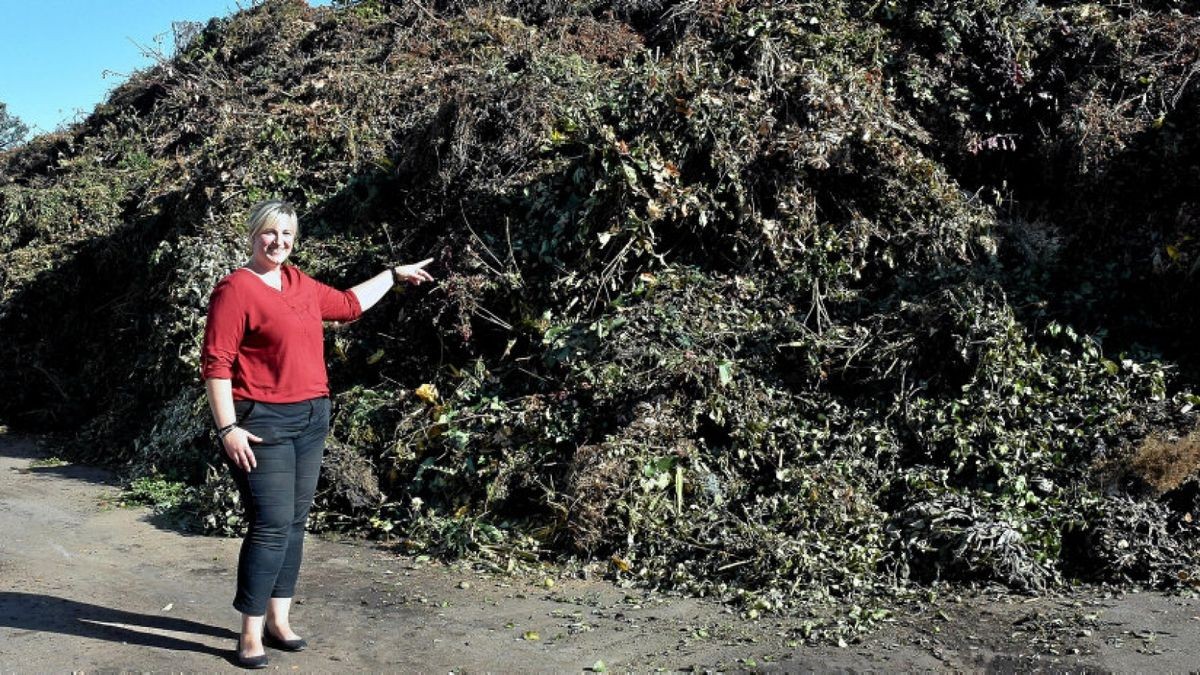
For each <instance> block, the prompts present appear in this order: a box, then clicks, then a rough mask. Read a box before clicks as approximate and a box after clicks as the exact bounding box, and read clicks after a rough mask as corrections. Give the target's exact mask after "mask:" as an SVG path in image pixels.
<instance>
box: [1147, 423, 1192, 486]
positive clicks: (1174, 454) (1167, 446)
mask: <svg viewBox="0 0 1200 675" xmlns="http://www.w3.org/2000/svg"><path fill="white" fill-rule="evenodd" d="M1197 468H1200V431H1193V432H1192V433H1190V434H1188V435H1187V436H1184V437H1183V438H1163V437H1161V436H1158V435H1151V436H1147V437H1146V439H1145V440H1143V441H1142V443H1141V445H1139V446H1138V449H1137V451H1136V452H1135V453H1134V455H1133V459H1132V460H1131V462H1130V469H1131V470H1132V471H1133V473H1134V474H1135V475H1137V476H1138V477H1139V478H1141V479H1142V480H1144V481H1145V482H1146V484H1147V485H1149V486H1150V487H1151V488H1153V490H1154V492H1155V494H1157V495H1162V494H1165V493H1167V492H1170V491H1171V490H1174V489H1175V488H1177V487H1179V486H1180V485H1182V484H1183V483H1184V482H1185V481H1187V480H1188V479H1189V478H1192V477H1193V476H1195V475H1196V470H1197Z"/></svg>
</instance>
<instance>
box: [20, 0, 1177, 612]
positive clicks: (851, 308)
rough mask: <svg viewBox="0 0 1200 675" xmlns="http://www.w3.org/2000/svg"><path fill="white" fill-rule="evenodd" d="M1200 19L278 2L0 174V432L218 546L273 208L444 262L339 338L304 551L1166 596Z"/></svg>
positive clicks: (229, 521) (330, 272)
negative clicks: (162, 494)
mask: <svg viewBox="0 0 1200 675" xmlns="http://www.w3.org/2000/svg"><path fill="white" fill-rule="evenodd" d="M1198 29H1200V18H1197V16H1196V15H1195V14H1194V10H1193V8H1191V7H1190V6H1185V5H1183V4H1181V3H1179V4H1177V3H1164V2H1157V3H1152V2H1134V3H1121V4H1120V6H1109V5H1099V4H1092V3H1037V2H1019V3H1017V2H1001V1H999V0H996V1H989V2H983V3H975V4H965V3H944V2H943V3H937V2H935V3H928V2H920V3H917V2H873V3H865V2H857V1H854V0H829V1H825V2H812V3H807V2H782V3H760V2H692V1H687V2H640V3H635V2H601V1H599V0H596V1H592V2H585V1H583V0H580V1H576V2H571V1H564V2H557V3H519V2H516V3H514V2H498V1H497V2H483V1H480V2H443V3H422V4H417V3H399V2H397V3H391V2H382V1H373V2H368V1H364V2H357V3H346V4H344V5H341V6H339V7H337V8H335V9H316V10H315V9H309V8H307V7H306V6H305V5H304V4H303V3H301V2H288V1H281V0H277V1H270V2H265V3H263V4H261V5H259V6H256V7H254V8H252V9H250V10H247V11H244V12H241V13H239V14H237V15H236V16H234V17H232V18H231V19H228V20H225V21H215V22H212V23H210V24H209V25H208V26H207V27H206V28H205V29H204V30H203V31H202V32H200V33H199V34H198V35H197V36H195V37H194V38H192V39H191V41H190V42H189V43H188V45H187V48H186V49H185V50H183V51H182V53H180V54H179V55H178V56H177V57H175V58H174V59H172V60H171V61H169V62H167V63H164V64H163V65H162V66H159V67H156V68H154V69H151V70H149V71H146V72H144V73H140V74H138V75H136V76H135V77H134V78H133V79H132V80H131V81H130V82H129V83H127V84H126V85H124V86H122V87H121V88H119V89H118V90H117V91H116V92H114V94H113V95H112V97H111V99H110V100H109V101H108V102H107V103H106V104H105V105H103V106H101V107H100V108H98V109H97V111H96V112H95V113H94V114H93V115H92V116H91V117H89V118H88V119H87V120H85V121H84V122H83V123H81V124H80V125H78V126H77V127H75V128H73V129H71V130H69V131H66V132H62V133H59V134H55V135H48V136H42V137H40V138H38V139H35V140H34V141H32V142H31V143H30V144H29V145H28V146H27V147H25V148H23V149H21V150H19V151H17V152H14V153H10V154H8V155H5V156H4V157H3V164H2V165H0V171H2V172H3V173H2V174H0V175H2V176H3V178H2V180H3V182H4V184H3V185H2V186H0V223H3V229H0V256H3V264H2V265H0V287H2V290H0V330H2V331H3V334H4V336H5V340H4V342H3V344H2V345H0V384H3V386H4V387H5V390H6V391H12V392H21V393H20V395H19V396H17V397H8V398H6V399H5V400H4V401H3V403H0V413H2V414H3V415H4V416H5V417H6V418H7V419H8V420H10V422H11V423H14V424H23V425H26V426H29V427H33V428H46V427H48V426H49V427H53V428H56V429H60V430H63V431H66V432H71V433H74V434H76V435H78V438H79V441H78V442H77V443H76V444H75V447H76V452H77V454H78V455H80V456H82V457H86V458H91V459H105V460H110V461H118V462H125V463H127V464H128V467H129V470H130V472H131V475H139V476H152V477H155V478H163V479H166V480H175V481H184V482H186V483H187V484H188V485H189V486H190V487H189V488H188V490H187V493H186V496H185V499H184V501H183V504H182V506H180V507H179V508H181V509H183V510H185V511H189V512H191V513H193V514H194V515H195V516H196V517H197V519H198V520H199V522H203V523H204V524H205V526H206V527H207V528H209V529H211V530H218V531H232V530H234V529H236V528H237V527H238V525H239V522H238V520H237V516H236V514H237V504H236V497H235V492H234V491H233V490H232V486H231V484H230V483H229V482H228V480H227V479H224V478H222V477H221V476H223V473H222V472H221V471H220V470H219V469H214V468H213V466H216V465H218V462H217V460H216V457H215V454H214V453H215V449H214V448H215V446H214V445H213V443H212V441H211V439H210V438H209V436H208V433H207V426H208V420H207V412H206V411H205V409H204V405H203V401H202V389H201V387H200V386H199V383H198V382H197V370H198V368H197V354H198V342H199V337H200V335H201V332H202V326H203V320H204V319H203V315H204V309H205V303H206V300H207V294H208V291H209V289H211V287H212V286H213V284H214V283H215V282H216V280H217V279H219V278H220V277H221V275H222V274H224V273H225V272H226V271H227V270H229V269H230V268H232V267H234V266H236V265H238V264H239V263H240V261H241V260H242V257H243V256H244V255H245V253H244V250H243V248H244V246H243V235H242V233H241V224H240V219H241V217H242V215H243V214H244V212H245V211H246V210H247V208H248V207H249V206H250V205H251V204H252V203H254V202H255V201H257V200H259V199H261V198H263V197H266V196H275V195H278V196H282V197H286V198H289V199H292V200H294V201H296V202H298V203H299V204H300V205H301V206H302V211H303V216H302V220H301V233H302V241H301V246H300V248H299V250H298V251H297V253H296V262H297V263H298V264H299V265H301V266H302V267H304V268H305V269H306V270H307V271H308V272H310V273H312V274H314V275H316V276H317V277H319V278H322V279H323V280H325V281H327V282H330V283H333V284H339V285H348V284H349V283H353V282H355V281H357V280H359V279H360V278H361V277H363V276H365V275H367V274H370V273H373V272H374V271H376V270H377V269H379V268H380V267H381V266H382V264H383V263H384V262H385V261H395V260H399V259H416V258H420V257H424V256H425V255H432V256H434V257H435V258H436V261H437V262H436V263H435V267H434V269H433V272H434V274H435V275H436V276H437V277H438V278H439V282H438V284H436V285H435V286H434V287H433V288H431V289H428V290H427V289H426V287H421V288H420V289H410V290H406V291H404V292H403V293H401V294H397V295H396V296H394V297H392V298H391V299H389V300H387V301H386V302H385V304H384V305H383V306H382V307H381V308H380V309H377V310H373V311H372V312H371V313H370V314H368V316H366V317H364V319H362V320H360V321H359V322H357V323H355V324H352V325H348V326H341V327H332V328H331V329H330V332H329V334H328V339H327V342H328V345H329V353H328V359H329V361H330V362H331V367H330V370H331V373H332V374H333V377H334V389H335V397H334V398H335V419H334V427H333V437H332V439H331V446H330V453H329V457H328V459H327V462H326V472H325V482H324V483H323V488H322V494H321V495H320V501H319V506H320V507H321V512H320V513H319V514H317V515H316V516H315V522H316V523H317V524H319V525H323V526H327V527H343V528H350V529H354V530H358V531H370V532H374V533H375V534H378V535H380V536H386V537H391V538H398V539H399V540H400V541H402V542H404V543H405V544H406V545H407V546H408V547H409V548H411V549H431V550H435V551H443V552H450V553H455V554H462V553H468V552H469V553H473V554H475V555H478V556H481V557H482V558H484V559H492V560H493V562H494V563H495V564H497V565H500V566H505V565H508V564H510V563H511V562H512V561H514V560H523V559H531V558H536V557H537V556H544V555H554V554H556V553H560V554H578V555H586V556H591V557H593V558H594V559H601V560H608V561H611V569H612V573H613V574H615V575H618V576H622V577H630V578H636V579H639V580H641V581H642V582H643V583H647V584H653V585H657V586H661V587H672V588H678V589H685V590H688V591H690V592H695V593H702V594H717V595H722V596H725V597H740V598H743V599H746V600H747V602H749V603H751V604H752V606H753V607H755V608H758V609H762V608H770V609H776V608H783V607H786V606H788V605H790V604H791V603H793V602H795V601H796V600H797V599H810V600H811V599H820V598H828V597H848V596H855V595H861V594H869V593H890V592H894V591H895V590H896V589H898V588H902V587H904V586H905V585H907V584H908V583H910V580H915V581H917V582H927V581H933V580H937V579H955V580H985V581H995V582H1000V583H1003V584H1008V585H1010V586H1012V587H1013V588H1016V589H1023V590H1037V589H1043V588H1046V587H1049V586H1053V585H1055V584H1060V583H1063V582H1065V581H1068V580H1070V579H1072V578H1087V579H1102V580H1113V581H1116V580H1138V581H1144V582H1150V583H1155V584H1170V583H1176V582H1178V580H1179V579H1181V578H1189V575H1190V574H1192V573H1193V572H1194V570H1195V567H1196V561H1197V558H1196V555H1197V541H1196V538H1195V533H1194V528H1193V527H1192V526H1191V513H1192V512H1193V511H1194V510H1195V509H1196V508H1197V504H1196V500H1195V498H1194V493H1195V485H1196V477H1195V475H1194V471H1193V469H1194V466H1193V465H1194V458H1190V457H1191V456H1190V455H1188V457H1189V458H1190V459H1187V460H1186V461H1184V460H1182V459H1181V460H1179V461H1174V460H1172V461H1173V464H1172V466H1173V467H1175V468H1173V469H1172V470H1171V471H1168V472H1166V473H1163V474H1162V475H1161V476H1158V474H1153V475H1152V473H1150V469H1149V467H1150V466H1151V464H1153V461H1152V460H1151V457H1150V455H1151V454H1153V453H1151V452H1150V451H1148V450H1147V447H1148V446H1147V443H1151V442H1150V441H1146V440H1144V439H1147V438H1155V437H1156V436H1153V434H1176V435H1179V434H1183V435H1187V434H1188V433H1190V432H1191V431H1192V428H1193V427H1194V413H1193V412H1192V406H1193V405H1195V403H1196V402H1197V400H1198V399H1196V398H1195V397H1194V396H1193V395H1191V394H1189V393H1187V389H1188V386H1189V385H1190V384H1191V383H1192V382H1193V381H1194V378H1195V373H1196V372H1197V371H1196V369H1195V363H1196V361H1195V356H1196V350H1195V348H1194V347H1193V346H1192V341H1191V340H1190V339H1188V338H1187V337H1185V336H1188V337H1190V329H1191V328H1194V326H1193V324H1192V321H1193V319H1192V318H1191V316H1192V315H1193V314H1194V313H1193V312H1190V311H1187V310H1186V309H1185V308H1187V307H1190V306H1192V305H1194V299H1195V297H1196V296H1195V288H1196V283H1195V279H1194V274H1193V272H1194V269H1195V265H1194V264H1193V263H1194V262H1195V260H1196V255H1197V250H1195V249H1196V247H1195V245H1194V244H1195V240H1194V239H1193V230H1194V229H1195V225H1196V205H1195V201H1194V191H1193V190H1191V188H1194V186H1195V180H1196V174H1195V165H1196V163H1197V158H1198V157H1200V152H1198V148H1197V146H1196V138H1197V134H1196V127H1195V125H1196V120H1197V119H1200V118H1198V117H1197V115H1196V113H1197V112H1198V110H1197V108H1198V107H1200V96H1197V87H1198V86H1200V77H1194V75H1195V73H1196V72H1197V69H1198V68H1200V66H1198V65H1197V63H1198V61H1197V53H1196V45H1197V44H1200V42H1197V40H1196V39H1195V38H1196V37H1197V33H1198ZM1165 166H1169V167H1173V169H1174V170H1172V171H1164V170H1163V167H1165ZM59 301H61V302H59ZM50 306H55V307H62V309H57V310H54V311H49V310H48V308H49V307H50ZM1138 448H1141V449H1140V450H1139V449H1138ZM1185 454H1186V453H1185ZM1192 454H1194V453H1192ZM1135 456H1136V457H1137V458H1138V459H1136V460H1134V459H1132V458H1134V457H1135ZM1181 462H1182V463H1181ZM1184 464H1187V466H1186V467H1185V466H1184ZM210 465H213V466H210ZM1131 466H1132V467H1135V469H1136V470H1137V471H1141V473H1142V475H1143V476H1144V477H1145V480H1146V481H1149V482H1151V483H1153V484H1155V485H1158V486H1159V489H1158V491H1157V493H1156V494H1146V491H1145V490H1144V489H1141V490H1139V489H1138V488H1137V487H1136V486H1132V485H1131V484H1130V483H1129V482H1128V481H1126V482H1124V483H1123V482H1121V481H1120V480H1114V479H1113V476H1125V475H1129V471H1130V469H1129V467H1131ZM1136 467H1142V468H1141V469H1137V468H1136ZM1185 469H1186V470H1185ZM1189 489H1190V490H1192V492H1188V490H1189ZM1158 495H1161V498H1160V497H1159V496H1158ZM1188 495H1192V497H1190V498H1189V497H1188ZM1121 542H1124V545H1121ZM1114 547H1115V548H1114Z"/></svg>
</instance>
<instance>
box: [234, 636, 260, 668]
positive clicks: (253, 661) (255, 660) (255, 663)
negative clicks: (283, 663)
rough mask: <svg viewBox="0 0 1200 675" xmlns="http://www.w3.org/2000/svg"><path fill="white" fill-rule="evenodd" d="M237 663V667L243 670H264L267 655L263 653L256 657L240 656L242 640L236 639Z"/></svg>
mask: <svg viewBox="0 0 1200 675" xmlns="http://www.w3.org/2000/svg"><path fill="white" fill-rule="evenodd" d="M237 662H238V665H239V666H241V667H243V668H253V669H256V670H257V669H259V668H266V667H267V655H266V654H265V653H264V654H259V655H258V656H242V639H241V638H238V645H237Z"/></svg>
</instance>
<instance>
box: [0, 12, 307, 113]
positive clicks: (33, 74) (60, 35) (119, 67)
mask: <svg viewBox="0 0 1200 675" xmlns="http://www.w3.org/2000/svg"><path fill="white" fill-rule="evenodd" d="M239 2H240V6H241V7H250V6H252V5H253V4H254V3H253V2H252V0H0V101H2V102H4V103H7V104H8V112H9V114H12V115H16V116H17V117H19V118H21V120H22V121H24V122H25V123H26V124H28V125H29V126H30V127H33V130H34V133H41V132H46V131H53V130H54V129H55V128H57V127H58V126H59V125H60V124H62V123H64V122H71V121H73V120H74V119H76V116H77V115H79V117H80V118H82V117H85V116H86V115H87V114H88V113H90V112H91V111H92V109H93V108H94V107H95V106H96V104H97V103H100V102H101V101H103V100H104V98H105V97H106V96H107V95H108V92H109V91H111V90H112V89H113V88H115V87H116V86H117V85H119V84H121V83H122V82H124V81H125V80H127V79H129V76H130V75H131V74H133V73H134V72H136V71H138V70H142V69H144V68H148V67H150V66H151V65H153V64H154V60H153V58H152V57H150V56H147V55H146V54H145V53H144V52H145V51H147V50H157V51H158V52H160V53H162V54H165V55H167V56H170V55H171V53H172V51H173V49H174V44H173V39H172V37H173V34H172V32H171V23H172V22H174V21H208V20H209V19H211V18H212V17H215V16H221V17H224V16H229V15H230V14H233V13H235V12H236V11H238V8H239ZM308 2H309V4H310V5H327V4H329V2H330V0H308Z"/></svg>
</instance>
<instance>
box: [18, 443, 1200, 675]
mask: <svg viewBox="0 0 1200 675" xmlns="http://www.w3.org/2000/svg"><path fill="white" fill-rule="evenodd" d="M44 459H45V452H44V451H42V450H40V449H39V448H38V447H37V446H36V444H35V443H33V442H31V441H30V440H29V439H23V438H16V437H13V436H8V435H3V434H2V433H0V671H3V672H27V671H128V670H136V671H198V670H203V671H213V670H228V669H234V668H235V667H236V666H235V664H234V662H233V661H231V657H232V649H233V646H234V641H235V639H236V635H235V633H234V631H233V629H234V627H235V626H236V625H237V616H236V614H235V613H234V611H233V609H232V608H231V607H230V606H229V602H230V599H231V597H232V589H233V584H234V569H235V562H236V557H237V548H238V543H239V542H238V541H236V540H232V539H221V538H213V537H199V536H190V535H187V534H183V533H180V532H178V531H175V530H172V529H169V528H166V527H163V526H161V525H160V524H156V519H155V518H154V517H153V514H152V513H151V512H150V511H149V510H147V509H144V508H127V507H118V506H115V504H116V503H117V502H118V499H117V495H118V494H119V490H118V487H117V485H116V483H115V482H114V480H113V476H112V475H111V474H110V473H108V472H106V471H104V470H101V469H97V468H93V467H88V466H79V465H69V464H68V465H59V464H56V463H50V462H45V461H38V460H44ZM577 577H578V575H574V574H568V573H565V572H564V573H562V574H553V573H551V574H549V575H546V576H543V575H536V576H529V575H525V576H519V577H514V576H506V575H496V574H485V573H480V572H476V571H472V570H471V569H468V568H466V567H461V566H446V565H441V564H437V563H431V562H427V561H421V560H420V559H417V558H412V557H408V556H400V555H397V554H395V553H393V552H389V551H385V550H380V549H379V548H376V547H373V546H371V545H369V544H365V543H361V542H339V541H334V540H330V539H326V538H321V537H310V539H309V544H308V548H307V551H306V558H305V566H304V569H303V572H302V575H301V587H300V589H299V592H298V596H297V606H296V609H295V611H294V616H293V625H294V626H295V627H296V628H297V629H298V631H299V632H301V633H302V634H304V635H305V636H306V637H308V639H309V641H310V644H311V648H310V649H309V650H308V651H305V652H302V653H298V654H288V653H282V652H277V651H268V654H269V656H270V657H271V665H270V667H271V668H274V669H280V670H287V671H394V672H414V671H421V672H439V671H440V672H480V671H502V672H528V671H554V672H561V671H568V672H570V671H575V672H580V671H586V670H589V669H593V668H595V669H607V670H609V671H629V670H637V671H649V670H655V669H664V670H668V671H689V670H691V671H706V670H713V671H726V670H735V671H749V670H752V671H767V672H771V671H776V672H779V671H783V672H804V671H816V672H860V671H887V672H892V671H900V670H904V671H911V670H936V671H944V670H962V671H977V672H1026V671H1030V670H1042V671H1049V672H1068V671H1069V672H1084V671H1094V672H1098V671H1127V672H1132V671H1143V672H1147V671H1149V672H1166V671H1172V672H1183V671H1190V670H1194V669H1196V668H1197V666H1198V664H1200V640H1197V639H1196V638H1197V637H1200V601H1197V600H1196V599H1195V598H1194V597H1178V596H1166V595H1162V594H1156V593H1116V594H1114V593H1109V592H1105V591H1103V590H1101V589H1090V590H1089V591H1087V592H1085V593H1079V594H1076V595H1074V596H1072V597H1054V598H1019V597H1018V598H1012V597H1005V596H997V595H991V596H989V595H987V594H984V593H975V594H971V595H966V596H963V597H959V598H955V597H950V598H944V599H942V600H939V601H938V603H937V604H936V605H935V606H932V607H930V606H927V605H922V606H921V607H920V608H918V609H914V610H913V611H912V612H897V613H896V615H895V618H894V619H892V620H889V621H888V622H885V623H884V625H883V626H882V627H881V628H880V629H879V630H877V631H875V632H873V633H871V634H870V635H869V636H867V637H865V638H862V639H861V640H859V641H857V642H852V643H850V644H848V645H846V646H845V647H838V646H834V645H822V646H809V645H806V644H805V643H804V640H803V639H802V638H800V637H799V636H801V635H802V631H803V623H804V619H802V618H780V617H774V616H764V617H758V618H755V619H749V618H745V617H744V616H739V615H738V614H737V613H736V612H734V611H733V610H731V609H729V608H727V607H725V606H722V605H720V604H718V603H715V602H709V601H701V600H695V599H687V598H677V597H666V596H663V595H661V594H657V593H651V592H647V591H644V590H639V589H630V588H620V587H618V586H616V585H614V584H612V583H610V582H606V581H599V580H584V579H580V578H577ZM547 579H550V580H551V582H552V583H548V582H547ZM598 662H603V665H601V664H600V663H598Z"/></svg>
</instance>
